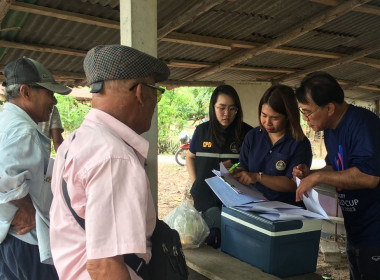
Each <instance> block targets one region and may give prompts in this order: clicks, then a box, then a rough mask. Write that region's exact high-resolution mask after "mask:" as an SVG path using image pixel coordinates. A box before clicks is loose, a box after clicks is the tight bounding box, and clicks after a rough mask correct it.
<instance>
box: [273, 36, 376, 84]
mask: <svg viewBox="0 0 380 280" xmlns="http://www.w3.org/2000/svg"><path fill="white" fill-rule="evenodd" d="M379 50H380V43H379V42H376V43H375V44H373V45H372V46H371V47H369V48H366V49H365V50H362V51H358V52H356V53H354V54H352V55H347V56H345V57H342V58H339V59H336V60H329V61H323V62H321V63H317V64H313V66H311V67H308V68H306V69H303V70H300V71H297V72H295V73H292V74H289V75H286V76H283V77H280V78H278V79H276V82H278V81H284V80H289V79H292V78H295V77H298V76H301V75H304V74H307V73H310V72H314V71H317V70H318V71H319V70H323V69H327V68H330V67H334V66H337V65H343V64H346V63H349V62H352V61H354V60H356V59H358V58H362V57H364V56H366V55H369V54H371V53H374V52H377V51H379Z"/></svg>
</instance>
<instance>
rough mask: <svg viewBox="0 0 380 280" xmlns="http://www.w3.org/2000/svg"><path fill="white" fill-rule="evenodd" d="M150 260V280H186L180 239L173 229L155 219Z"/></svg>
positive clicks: (184, 261)
mask: <svg viewBox="0 0 380 280" xmlns="http://www.w3.org/2000/svg"><path fill="white" fill-rule="evenodd" d="M151 240H152V258H151V260H150V262H149V270H150V275H151V279H152V280H186V279H187V278H188V271H187V265H186V260H185V255H184V254H183V251H182V245H181V239H180V237H179V234H178V232H177V231H176V230H175V229H171V228H170V227H169V226H168V225H167V224H166V223H165V222H164V221H161V220H159V219H157V223H156V228H155V229H154V232H153V235H152V238H151Z"/></svg>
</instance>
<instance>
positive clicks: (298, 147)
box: [240, 127, 313, 204]
mask: <svg viewBox="0 0 380 280" xmlns="http://www.w3.org/2000/svg"><path fill="white" fill-rule="evenodd" d="M312 157H313V154H312V151H311V145H310V141H309V139H307V138H306V137H305V138H304V139H303V140H302V141H296V140H295V139H294V138H293V137H292V136H291V135H290V134H285V135H284V136H283V137H282V138H281V139H280V140H278V141H277V142H276V143H275V144H274V145H273V146H272V143H271V141H270V139H269V136H268V133H267V132H266V131H264V130H261V129H260V127H256V128H254V129H252V130H251V131H249V132H248V134H247V135H246V136H245V139H244V142H243V145H242V147H241V151H240V166H241V167H243V168H244V169H245V170H247V171H248V172H263V174H267V175H271V176H286V177H288V178H292V177H293V176H292V171H293V167H294V166H297V165H298V164H301V163H304V164H306V165H307V166H308V167H310V166H311V161H312ZM255 186H256V187H257V189H258V190H259V191H261V192H262V193H263V194H264V195H265V197H266V198H267V199H268V200H277V201H282V202H285V203H289V204H295V198H296V195H295V192H278V191H274V190H271V189H269V188H267V187H265V186H264V185H262V184H260V183H259V182H257V183H256V184H255Z"/></svg>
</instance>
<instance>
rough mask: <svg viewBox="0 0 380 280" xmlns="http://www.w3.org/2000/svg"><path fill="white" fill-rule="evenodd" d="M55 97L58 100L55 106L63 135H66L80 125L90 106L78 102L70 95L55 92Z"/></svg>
mask: <svg viewBox="0 0 380 280" xmlns="http://www.w3.org/2000/svg"><path fill="white" fill-rule="evenodd" d="M55 97H56V98H57V101H58V104H57V108H58V110H59V114H60V116H61V121H62V125H63V128H64V129H65V135H68V134H70V133H71V132H72V131H74V130H75V129H77V128H78V127H79V126H80V125H81V123H82V122H83V119H84V117H85V115H86V114H87V113H88V111H90V109H91V106H90V105H87V104H83V103H80V102H79V101H77V100H76V99H75V98H74V97H72V96H70V95H59V94H56V95H55Z"/></svg>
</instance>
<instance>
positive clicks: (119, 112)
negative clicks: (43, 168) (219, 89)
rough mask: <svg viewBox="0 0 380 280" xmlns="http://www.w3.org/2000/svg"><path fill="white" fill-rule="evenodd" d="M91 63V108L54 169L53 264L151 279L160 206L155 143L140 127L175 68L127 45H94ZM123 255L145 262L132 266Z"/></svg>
mask: <svg viewBox="0 0 380 280" xmlns="http://www.w3.org/2000/svg"><path fill="white" fill-rule="evenodd" d="M84 70H85V73H86V77H87V82H88V84H89V85H91V88H92V90H91V92H92V93H93V95H92V109H91V110H90V112H89V113H88V114H87V116H86V117H85V119H84V121H83V124H82V125H81V126H80V128H79V129H77V130H76V131H74V132H73V134H72V135H71V136H69V137H68V138H67V139H66V140H65V141H64V142H63V143H62V145H61V146H60V148H59V150H58V155H57V159H56V162H55V165H54V171H53V179H52V190H53V194H54V199H53V203H52V208H51V211H50V214H51V228H50V229H51V246H52V253H53V259H54V263H55V265H56V268H57V271H58V275H59V277H60V278H61V279H65V280H84V279H118V280H119V279H141V277H143V278H144V279H145V277H144V276H143V275H142V274H141V271H143V269H142V268H143V266H145V264H144V263H148V262H149V260H150V258H151V242H150V237H151V235H152V232H153V230H154V228H155V223H156V213H155V209H154V205H153V199H152V194H151V191H150V185H149V181H148V177H147V175H146V173H145V170H144V162H145V160H146V157H147V153H148V146H149V144H148V142H147V141H146V140H145V139H144V138H143V137H141V136H140V134H141V133H143V132H146V131H147V130H149V128H150V125H151V120H152V115H153V112H154V109H155V107H156V105H157V102H158V101H159V100H160V98H161V95H162V93H163V92H164V89H162V88H160V87H157V86H156V85H155V83H156V82H160V81H163V80H166V79H167V78H168V76H169V74H170V72H169V69H168V67H167V66H166V65H165V64H164V63H163V62H161V61H160V60H158V59H157V58H154V57H152V56H150V55H147V54H145V53H142V52H140V51H138V50H135V49H133V48H130V47H127V46H121V45H105V46H97V47H95V48H93V49H91V50H90V51H89V52H88V53H87V55H86V57H85V60H84ZM84 228H85V229H84ZM124 254H136V255H137V256H138V257H139V258H141V259H142V260H144V261H143V262H141V263H138V264H137V266H136V267H131V266H129V265H126V264H125V263H124V260H123V255H124ZM139 275H140V276H141V277H140V276H139Z"/></svg>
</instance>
